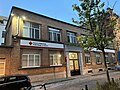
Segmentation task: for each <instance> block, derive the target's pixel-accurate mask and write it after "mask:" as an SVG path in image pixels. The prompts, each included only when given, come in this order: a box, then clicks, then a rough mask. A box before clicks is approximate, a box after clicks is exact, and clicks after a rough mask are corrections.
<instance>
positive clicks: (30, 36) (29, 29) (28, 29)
mask: <svg viewBox="0 0 120 90" xmlns="http://www.w3.org/2000/svg"><path fill="white" fill-rule="evenodd" d="M28 23H29V24H30V26H25V25H24V26H23V37H28V38H34V39H40V25H39V24H38V25H39V28H33V27H32V25H31V24H32V23H31V22H28ZM35 24H37V23H35ZM25 28H26V29H25ZM32 29H33V30H34V37H32ZM24 30H27V34H28V35H27V36H24ZM35 30H38V31H39V37H38V38H36V37H35V36H36V35H35ZM30 33H31V35H30Z"/></svg>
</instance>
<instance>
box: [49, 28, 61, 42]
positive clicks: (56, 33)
mask: <svg viewBox="0 0 120 90" xmlns="http://www.w3.org/2000/svg"><path fill="white" fill-rule="evenodd" d="M48 30H49V40H51V41H57V42H60V41H61V32H60V30H59V29H54V28H48Z"/></svg>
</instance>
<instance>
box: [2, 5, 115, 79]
mask: <svg viewBox="0 0 120 90" xmlns="http://www.w3.org/2000/svg"><path fill="white" fill-rule="evenodd" d="M85 34H86V30H85V29H84V28H82V27H79V26H76V25H73V24H70V23H66V22H63V21H60V20H56V19H53V18H50V17H46V16H43V15H40V14H37V13H34V12H31V11H28V10H24V9H21V8H18V7H12V9H11V12H10V15H9V19H8V22H7V25H6V35H5V36H6V38H5V47H7V49H4V50H3V51H5V52H0V57H1V58H2V60H0V62H4V72H3V73H2V74H4V75H8V74H28V75H30V76H31V79H32V81H39V80H46V79H55V78H63V77H70V76H74V75H81V74H83V75H84V74H88V73H94V72H100V71H104V63H103V61H102V54H101V51H99V50H96V49H93V50H92V51H91V52H84V51H83V49H82V48H81V47H80V46H79V44H78V43H77V40H76V37H77V36H79V35H85ZM5 47H4V48H5ZM2 49H3V48H2ZM2 49H1V48H0V50H2ZM106 57H108V58H107V60H108V61H113V62H111V63H115V50H109V49H106ZM108 63H109V64H111V63H110V62H108Z"/></svg>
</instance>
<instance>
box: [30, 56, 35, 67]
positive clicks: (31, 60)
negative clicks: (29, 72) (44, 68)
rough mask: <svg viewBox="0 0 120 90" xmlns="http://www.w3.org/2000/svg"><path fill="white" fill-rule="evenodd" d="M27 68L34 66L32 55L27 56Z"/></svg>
mask: <svg viewBox="0 0 120 90" xmlns="http://www.w3.org/2000/svg"><path fill="white" fill-rule="evenodd" d="M29 66H34V55H29Z"/></svg>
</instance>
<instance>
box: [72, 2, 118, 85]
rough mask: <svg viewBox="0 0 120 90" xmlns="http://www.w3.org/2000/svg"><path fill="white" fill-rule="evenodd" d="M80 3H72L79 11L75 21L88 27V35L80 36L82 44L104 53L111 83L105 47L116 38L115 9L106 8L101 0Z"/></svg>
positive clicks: (107, 73) (79, 39)
mask: <svg viewBox="0 0 120 90" xmlns="http://www.w3.org/2000/svg"><path fill="white" fill-rule="evenodd" d="M79 2H80V5H77V4H74V5H72V7H73V10H74V11H76V12H77V14H78V17H79V19H78V20H75V19H74V18H73V19H72V20H73V22H74V23H76V24H78V25H80V26H82V27H84V28H86V30H85V31H87V35H86V36H84V37H82V36H78V37H77V39H78V41H79V43H80V45H81V46H82V47H83V48H84V49H86V48H87V50H91V49H93V48H96V49H98V50H101V51H102V53H103V59H104V60H103V61H104V66H105V70H106V75H107V80H108V82H109V83H110V76H109V72H108V67H107V64H106V57H105V48H108V47H109V46H110V45H111V44H112V43H113V39H114V38H115V35H114V33H113V32H114V29H115V28H114V26H115V24H116V23H115V22H116V17H115V14H113V10H112V9H110V8H108V9H107V10H105V9H104V2H101V1H100V0H79Z"/></svg>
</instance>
